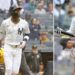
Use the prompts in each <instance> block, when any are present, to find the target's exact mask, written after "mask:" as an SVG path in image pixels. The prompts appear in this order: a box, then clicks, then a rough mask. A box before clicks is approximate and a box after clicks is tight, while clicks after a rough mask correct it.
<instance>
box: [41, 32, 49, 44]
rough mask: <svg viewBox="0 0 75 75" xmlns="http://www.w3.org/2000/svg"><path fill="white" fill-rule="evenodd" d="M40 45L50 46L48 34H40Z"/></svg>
mask: <svg viewBox="0 0 75 75" xmlns="http://www.w3.org/2000/svg"><path fill="white" fill-rule="evenodd" d="M40 43H41V44H44V45H48V44H49V38H48V36H47V33H46V32H42V33H40Z"/></svg>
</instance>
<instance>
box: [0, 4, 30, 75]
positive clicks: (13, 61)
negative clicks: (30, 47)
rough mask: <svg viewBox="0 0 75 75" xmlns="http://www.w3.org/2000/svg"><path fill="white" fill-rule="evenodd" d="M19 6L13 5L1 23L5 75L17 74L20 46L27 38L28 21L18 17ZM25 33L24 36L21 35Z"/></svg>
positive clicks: (21, 46)
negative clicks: (8, 15)
mask: <svg viewBox="0 0 75 75" xmlns="http://www.w3.org/2000/svg"><path fill="white" fill-rule="evenodd" d="M20 10H21V7H19V6H17V5H15V6H13V8H12V12H11V16H10V17H9V18H8V19H6V20H4V21H3V22H2V24H1V29H0V35H5V36H4V38H5V39H4V62H5V75H17V74H18V72H19V68H20V64H21V56H22V48H24V47H25V45H26V41H27V40H29V33H30V30H29V26H28V23H27V22H26V21H25V20H23V19H21V18H20ZM24 34H25V36H23V35H24Z"/></svg>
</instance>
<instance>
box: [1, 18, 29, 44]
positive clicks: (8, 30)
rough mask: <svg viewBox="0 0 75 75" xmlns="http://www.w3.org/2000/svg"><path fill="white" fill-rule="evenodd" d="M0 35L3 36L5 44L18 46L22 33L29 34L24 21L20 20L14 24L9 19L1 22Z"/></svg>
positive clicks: (21, 39)
mask: <svg viewBox="0 0 75 75" xmlns="http://www.w3.org/2000/svg"><path fill="white" fill-rule="evenodd" d="M0 33H2V34H3V35H5V43H8V44H11V45H18V44H19V43H20V42H22V41H23V33H26V34H29V33H30V30H29V26H28V23H27V22H26V21H25V20H23V19H21V18H20V21H19V22H18V23H17V24H14V23H13V22H12V21H11V17H10V18H8V19H6V20H4V21H3V22H2V24H1V29H0Z"/></svg>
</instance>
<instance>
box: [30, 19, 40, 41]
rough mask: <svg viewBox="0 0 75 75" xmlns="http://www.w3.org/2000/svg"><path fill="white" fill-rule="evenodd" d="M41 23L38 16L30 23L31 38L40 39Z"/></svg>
mask: <svg viewBox="0 0 75 75" xmlns="http://www.w3.org/2000/svg"><path fill="white" fill-rule="evenodd" d="M40 29H41V28H40V24H39V20H37V19H36V18H33V19H32V22H31V25H30V31H31V33H30V39H33V40H35V39H37V40H38V39H39V35H40Z"/></svg>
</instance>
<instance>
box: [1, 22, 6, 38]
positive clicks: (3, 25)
mask: <svg viewBox="0 0 75 75" xmlns="http://www.w3.org/2000/svg"><path fill="white" fill-rule="evenodd" d="M5 34H6V30H5V23H4V21H3V22H2V24H1V26H0V38H3V37H4V36H5Z"/></svg>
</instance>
